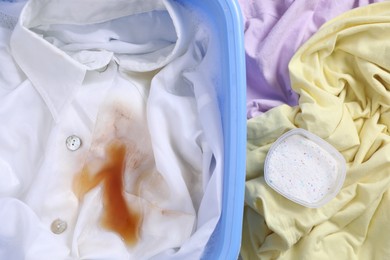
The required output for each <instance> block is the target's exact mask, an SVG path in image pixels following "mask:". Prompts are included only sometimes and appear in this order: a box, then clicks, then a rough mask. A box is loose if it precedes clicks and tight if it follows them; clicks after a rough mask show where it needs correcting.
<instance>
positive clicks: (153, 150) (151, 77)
mask: <svg viewBox="0 0 390 260" xmlns="http://www.w3.org/2000/svg"><path fill="white" fill-rule="evenodd" d="M188 8H189V7H188V6H182V5H181V4H179V3H177V2H175V1H169V0H167V1H163V0H161V1H156V0H142V1H141V0H133V1H129V0H126V1H123V0H115V1H103V0H99V1H96V0H84V1H77V2H74V1H67V0H61V1H50V0H33V1H29V2H28V3H27V5H26V6H25V7H24V9H23V11H22V13H21V15H20V19H19V21H18V23H17V24H16V26H15V28H14V29H13V31H10V30H8V29H5V28H0V68H1V69H0V143H1V145H0V180H1V181H0V219H1V220H2V225H0V259H149V258H154V259H199V258H200V256H201V255H202V251H203V248H204V246H205V244H206V243H207V241H208V239H209V237H210V235H211V233H212V232H213V230H214V228H215V226H216V223H217V221H218V219H219V216H220V212H221V209H220V205H221V184H222V159H223V154H222V149H223V147H222V134H221V133H222V130H221V122H220V112H219V109H218V104H217V97H216V94H215V87H216V85H218V77H219V73H220V72H219V71H218V70H217V69H216V68H218V66H216V64H215V62H216V60H217V59H215V58H216V54H215V52H216V50H217V47H216V46H215V39H213V37H212V36H211V35H212V33H210V31H208V30H207V29H205V26H203V27H202V26H201V24H200V23H199V21H197V22H196V20H197V19H194V17H192V16H191V15H189V13H190V12H189V11H188ZM70 137H73V139H72V138H70ZM72 141H73V142H74V143H71V142H72ZM121 156H122V157H123V158H122V157H121ZM121 158H122V159H123V161H121ZM118 165H119V166H120V167H122V168H121V169H120V174H121V177H120V178H117V179H115V177H113V176H114V174H116V172H115V170H114V168H115V167H117V166H118ZM107 173H108V174H107ZM118 182H119V184H118ZM122 189H123V190H122ZM123 202H124V203H125V207H121V206H120V205H122V204H121V203H123ZM118 205H119V206H118ZM121 210H122V211H121ZM122 213H123V214H124V215H121V214H122ZM126 214H127V215H126ZM129 216H130V217H129ZM132 217H134V219H133V220H131V221H129V218H132ZM58 223H59V226H57V227H56V224H58ZM120 223H125V226H124V227H123V226H120V227H118V225H120ZM121 227H122V228H121ZM132 229H134V232H131V230H132ZM122 231H123V232H122Z"/></svg>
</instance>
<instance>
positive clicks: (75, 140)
mask: <svg viewBox="0 0 390 260" xmlns="http://www.w3.org/2000/svg"><path fill="white" fill-rule="evenodd" d="M80 146H81V139H80V138H79V137H78V136H75V135H71V136H69V137H68V138H66V147H67V148H68V150H70V151H76V150H77V149H79V148H80Z"/></svg>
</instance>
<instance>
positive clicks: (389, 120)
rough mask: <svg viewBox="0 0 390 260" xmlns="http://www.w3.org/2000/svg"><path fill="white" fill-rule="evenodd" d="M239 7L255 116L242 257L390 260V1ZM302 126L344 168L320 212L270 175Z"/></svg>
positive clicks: (321, 0) (322, 0)
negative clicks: (286, 138) (280, 145)
mask: <svg viewBox="0 0 390 260" xmlns="http://www.w3.org/2000/svg"><path fill="white" fill-rule="evenodd" d="M239 2H240V5H241V8H242V12H243V15H244V18H245V48H246V62H247V118H248V121H247V129H248V133H247V171H246V187H245V207H244V223H243V239H242V247H241V257H242V258H243V259H388V258H389V256H390V240H389V235H388V234H389V231H390V226H389V225H388V218H389V212H390V193H389V188H390V156H389V155H390V132H389V127H390V91H389V90H390V62H389V61H390V51H389V50H390V2H383V3H374V2H379V1H368V0H361V1H350V0H346V1H327V0H316V1H284V0H277V1H247V0H239ZM350 9H353V10H350ZM296 128H299V129H304V130H307V131H308V132H310V133H312V134H314V135H316V136H319V137H320V138H322V139H323V140H325V141H326V142H327V143H328V144H330V145H332V146H333V147H334V148H335V149H336V150H337V151H338V152H339V153H341V155H342V157H343V158H344V160H345V162H346V176H345V181H344V182H343V185H342V188H341V190H340V191H339V192H338V193H337V194H335V197H334V198H333V199H331V200H330V201H329V202H328V203H326V204H325V205H323V206H321V207H305V206H303V205H300V204H299V203H296V201H295V202H294V201H292V200H291V199H289V198H287V197H286V196H285V194H282V193H283V191H282V192H280V190H279V192H278V191H277V190H275V189H273V188H271V187H270V185H269V181H267V178H266V177H267V176H265V175H266V174H267V172H266V171H265V166H267V157H268V156H269V155H268V152H269V150H270V148H271V149H272V146H274V142H275V141H276V140H277V139H278V138H279V137H280V136H282V135H283V134H284V133H286V132H288V131H289V130H292V129H296ZM274 151H275V150H274ZM275 158H276V157H275ZM278 158H279V159H280V160H279V163H280V164H282V163H283V157H281V156H279V157H278ZM324 160H325V159H324ZM296 165H297V164H295V163H293V162H292V163H291V164H290V168H289V169H287V170H286V172H287V173H292V172H296V170H294V167H295V166H296ZM279 168H280V167H279ZM300 169H302V168H300ZM314 171H315V172H318V170H314ZM270 173H271V172H270ZM295 178H299V175H298V174H296V175H295ZM285 181H286V182H287V180H285ZM295 187H296V186H295ZM310 195H311V196H314V195H316V196H317V195H318V194H316V193H315V192H313V193H312V194H309V193H308V194H307V196H310ZM305 199H307V200H310V198H308V197H306V198H305Z"/></svg>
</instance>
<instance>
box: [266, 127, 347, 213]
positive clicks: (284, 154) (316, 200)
mask: <svg viewBox="0 0 390 260" xmlns="http://www.w3.org/2000/svg"><path fill="white" fill-rule="evenodd" d="M345 174H346V163H345V160H344V157H343V156H342V155H341V154H340V153H339V152H338V151H337V150H336V149H335V148H334V147H333V146H331V145H330V144H329V143H327V142H326V141H324V140H323V139H321V138H320V137H318V136H316V135H314V134H312V133H310V132H308V131H306V130H304V129H293V130H291V131H288V132H287V133H285V134H283V135H282V136H281V137H279V139H278V140H276V142H275V143H274V144H273V145H272V146H271V148H270V150H269V152H268V154H267V157H266V160H265V165H264V178H265V181H266V183H267V184H268V185H269V186H270V187H271V188H273V189H274V190H275V191H277V192H278V193H280V194H281V195H283V196H284V197H286V198H287V199H290V200H292V201H294V202H296V203H298V204H301V205H303V206H306V207H309V208H318V207H321V206H323V205H325V204H326V203H328V202H329V201H330V200H332V199H333V198H334V197H335V196H336V195H337V194H338V193H339V191H340V189H341V187H342V186H343V183H344V180H345Z"/></svg>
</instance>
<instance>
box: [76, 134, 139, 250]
mask: <svg viewBox="0 0 390 260" xmlns="http://www.w3.org/2000/svg"><path fill="white" fill-rule="evenodd" d="M105 151H106V160H105V162H104V164H103V166H102V167H101V169H100V170H99V171H98V172H96V173H92V174H91V172H90V170H89V167H88V165H85V166H84V168H83V170H82V171H81V172H80V173H79V174H77V175H76V177H75V179H74V186H73V190H74V192H75V194H76V195H77V196H78V198H79V199H82V198H83V197H84V195H85V194H86V193H87V192H89V191H90V190H92V189H93V188H95V187H96V186H98V185H102V189H103V215H102V218H101V225H102V226H103V227H104V228H106V229H108V230H111V231H113V232H115V233H117V234H118V235H120V236H121V237H122V239H123V240H124V242H125V243H126V244H127V245H128V246H133V245H135V244H136V243H137V241H138V240H139V233H140V231H139V229H140V226H141V223H142V215H141V213H140V212H138V211H137V210H136V209H134V208H130V207H129V206H128V205H127V203H126V199H125V196H124V192H125V191H124V183H123V182H124V172H125V167H126V152H127V149H126V145H125V144H123V143H122V142H121V141H120V140H114V141H111V142H110V143H108V145H107V146H106V147H105ZM133 163H134V162H132V164H133ZM134 164H136V163H134Z"/></svg>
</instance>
